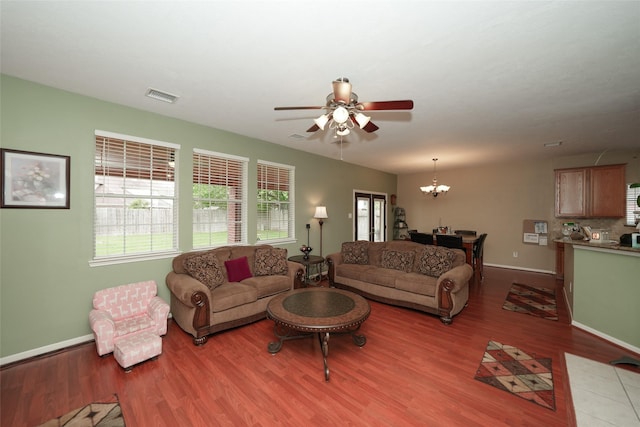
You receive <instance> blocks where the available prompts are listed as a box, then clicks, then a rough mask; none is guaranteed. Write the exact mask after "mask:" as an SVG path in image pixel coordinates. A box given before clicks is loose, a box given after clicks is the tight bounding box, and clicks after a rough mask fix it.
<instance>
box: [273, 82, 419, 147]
mask: <svg viewBox="0 0 640 427" xmlns="http://www.w3.org/2000/svg"><path fill="white" fill-rule="evenodd" d="M332 85H333V92H332V93H330V94H329V95H327V103H326V105H324V106H311V107H275V108H274V110H276V111H281V110H322V109H324V110H326V111H327V112H326V113H325V114H323V115H321V116H320V117H318V118H317V119H315V120H314V123H315V124H314V125H313V126H311V127H310V128H309V129H307V132H315V131H317V130H320V129H321V130H324V128H325V126H326V125H327V124H328V125H329V129H335V135H334V137H335V138H337V137H338V136H346V135H349V133H350V129H353V128H354V127H355V125H358V127H359V128H360V129H362V130H364V131H365V132H375V131H377V130H378V129H379V128H378V126H376V125H375V124H374V123H373V122H372V121H371V118H370V117H369V116H366V115H365V114H364V113H363V111H379V110H411V109H413V101H412V100H410V99H407V100H402V101H379V102H358V95H356V94H355V93H354V92H352V91H351V83H349V79H348V78H346V77H339V78H337V79H335V80H334V81H333V83H332Z"/></svg>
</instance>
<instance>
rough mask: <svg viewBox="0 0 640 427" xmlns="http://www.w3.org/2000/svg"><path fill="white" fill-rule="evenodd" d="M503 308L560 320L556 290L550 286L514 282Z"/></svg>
mask: <svg viewBox="0 0 640 427" xmlns="http://www.w3.org/2000/svg"><path fill="white" fill-rule="evenodd" d="M502 308H503V309H505V310H510V311H515V312H518V313H526V314H530V315H532V316H536V317H542V318H543V319H548V320H558V309H557V306H556V292H555V290H553V289H549V288H539V287H536V286H531V285H523V284H520V283H514V284H512V285H511V289H509V293H508V294H507V299H506V301H505V302H504V305H503V306H502Z"/></svg>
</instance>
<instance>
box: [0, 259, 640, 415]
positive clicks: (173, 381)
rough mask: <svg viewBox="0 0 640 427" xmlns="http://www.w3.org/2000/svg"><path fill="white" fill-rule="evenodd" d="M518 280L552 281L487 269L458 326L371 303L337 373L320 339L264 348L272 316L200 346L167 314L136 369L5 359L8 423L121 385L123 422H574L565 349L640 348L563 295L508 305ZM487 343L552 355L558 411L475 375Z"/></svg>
mask: <svg viewBox="0 0 640 427" xmlns="http://www.w3.org/2000/svg"><path fill="white" fill-rule="evenodd" d="M512 282H520V283H526V284H531V285H538V286H546V287H550V288H551V287H555V286H556V282H555V279H554V278H553V277H552V276H549V275H544V274H536V273H529V272H522V271H516V270H506V269H497V268H491V267H485V280H484V282H483V284H482V285H480V286H474V287H473V288H472V289H471V296H470V300H469V305H468V307H466V308H465V309H464V310H463V311H462V313H461V314H460V315H458V316H456V317H454V321H453V324H452V325H450V326H445V325H443V324H442V323H441V322H440V320H439V319H438V318H437V317H435V316H431V315H427V314H423V313H419V312H416V311H412V310H407V309H403V308H398V307H393V306H388V305H383V304H379V303H376V302H371V316H370V317H369V319H368V320H367V321H366V322H365V323H364V324H363V326H362V328H361V330H360V331H361V332H362V333H363V334H365V335H366V337H367V344H366V345H365V346H364V347H362V348H359V347H357V346H355V345H354V344H353V343H352V341H351V339H350V337H348V336H332V337H331V341H330V344H329V347H330V350H329V367H330V370H331V380H330V381H329V382H325V381H324V374H323V369H322V357H321V352H320V348H319V344H318V341H317V340H315V339H313V340H312V339H309V340H294V341H288V342H285V343H284V346H283V348H282V350H281V351H280V352H279V353H278V354H276V355H271V354H269V353H268V352H267V344H268V343H269V341H271V340H273V322H271V321H269V320H263V321H260V322H256V323H254V324H252V325H249V326H244V327H240V328H237V329H234V330H231V331H226V332H223V333H219V334H217V335H215V336H213V337H211V338H210V339H209V342H208V343H207V344H205V345H204V346H201V347H196V346H194V345H193V344H192V342H191V337H190V336H189V335H187V334H186V333H184V332H183V331H182V330H181V329H180V328H179V327H178V326H177V325H175V324H174V323H173V322H172V321H170V322H169V331H168V333H167V335H166V337H165V338H164V340H163V353H162V355H161V356H160V357H159V358H158V359H157V360H156V361H150V362H147V363H144V364H142V365H140V366H137V367H136V368H134V369H133V371H132V372H131V373H129V374H126V373H124V372H123V370H122V369H121V368H120V367H119V366H118V364H117V362H116V361H115V360H114V359H113V356H112V355H109V356H105V357H103V358H101V357H99V356H98V355H97V353H96V351H95V346H94V344H93V343H88V344H85V345H81V346H78V347H75V348H73V349H70V350H68V351H63V352H59V353H58V354H55V355H52V356H48V357H42V358H38V359H35V360H32V361H29V362H27V363H18V364H15V365H13V366H7V367H4V368H3V369H2V370H1V371H0V382H1V390H2V394H1V407H0V409H1V418H0V421H1V425H2V426H12V427H18V426H33V425H37V424H39V423H42V422H44V421H46V420H47V419H49V418H52V417H54V416H58V415H60V414H63V413H65V412H67V411H69V410H71V409H74V408H76V407H80V406H82V405H84V404H86V403H88V402H90V401H92V400H95V399H99V398H101V397H104V396H108V395H111V394H113V393H117V394H118V396H119V398H120V403H121V406H122V410H123V413H124V417H125V420H126V422H127V426H128V427H136V426H154V427H155V426H214V425H215V426H218V425H219V426H244V425H251V426H276V425H283V426H302V425H304V426H316V425H317V426H320V425H322V426H326V425H340V426H344V425H350V426H413V425H429V426H440V425H442V426H461V425H464V426H488V425H491V426H515V425H519V426H540V425H545V426H566V425H574V424H575V420H574V416H573V408H572V404H571V397H570V393H569V391H568V378H567V374H566V367H565V361H564V352H570V353H573V354H576V355H578V356H582V357H587V358H590V359H592V360H596V361H600V362H606V363H608V362H609V361H610V360H613V359H617V358H619V357H620V356H623V355H629V356H633V357H636V358H637V357H638V355H637V354H633V353H631V352H629V351H627V350H624V349H622V348H619V347H617V346H615V345H613V344H610V343H608V342H606V341H604V340H602V339H600V338H597V337H595V336H593V335H591V334H588V333H586V332H584V331H581V330H579V329H576V328H573V327H571V326H570V324H569V318H568V314H567V310H566V307H565V306H564V301H563V300H562V294H561V293H560V292H557V295H558V305H559V316H560V320H559V321H557V322H554V321H549V320H543V319H538V318H534V317H532V316H527V315H524V314H519V313H513V312H509V311H506V310H503V309H502V304H503V302H504V298H505V296H506V294H507V292H508V289H509V287H510V286H511V283H512ZM489 340H494V341H498V342H501V343H503V344H509V345H513V346H516V347H518V348H521V349H522V350H525V351H529V352H532V353H535V354H536V355H538V356H540V357H551V358H552V359H553V378H554V383H555V399H556V407H557V409H556V411H552V410H549V409H546V408H543V407H540V406H538V405H536V404H534V403H531V402H528V401H526V400H524V399H520V398H518V397H515V396H512V395H511V394H509V393H507V392H504V391H500V390H498V389H496V388H494V387H491V386H488V385H486V384H483V383H481V382H479V381H477V380H474V378H473V377H474V374H475V371H476V369H477V368H478V365H479V363H480V361H481V359H482V355H483V353H484V349H485V347H486V345H487V342H488V341H489ZM629 369H631V370H633V369H634V368H629ZM634 372H637V369H636V370H635V371H634Z"/></svg>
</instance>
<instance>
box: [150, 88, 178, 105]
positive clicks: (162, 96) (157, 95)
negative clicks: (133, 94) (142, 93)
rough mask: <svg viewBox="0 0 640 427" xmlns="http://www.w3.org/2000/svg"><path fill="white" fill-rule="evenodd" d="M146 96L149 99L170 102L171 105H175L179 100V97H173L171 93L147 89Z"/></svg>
mask: <svg viewBox="0 0 640 427" xmlns="http://www.w3.org/2000/svg"><path fill="white" fill-rule="evenodd" d="M146 96H148V97H149V98H153V99H157V100H158V101H163V102H168V103H169V104H174V103H175V102H176V101H177V100H178V96H177V95H172V94H170V93H167V92H163V91H161V90H158V89H153V88H149V89H147V93H146Z"/></svg>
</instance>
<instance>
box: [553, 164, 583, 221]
mask: <svg viewBox="0 0 640 427" xmlns="http://www.w3.org/2000/svg"><path fill="white" fill-rule="evenodd" d="M586 215H587V170H586V169H585V168H581V169H560V170H556V216H557V217H570V218H575V217H583V216H586Z"/></svg>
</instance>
